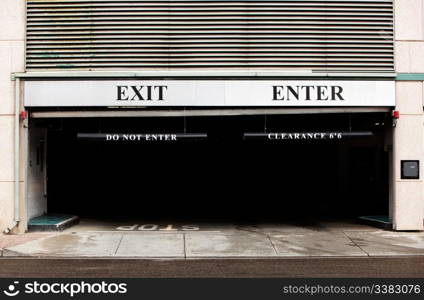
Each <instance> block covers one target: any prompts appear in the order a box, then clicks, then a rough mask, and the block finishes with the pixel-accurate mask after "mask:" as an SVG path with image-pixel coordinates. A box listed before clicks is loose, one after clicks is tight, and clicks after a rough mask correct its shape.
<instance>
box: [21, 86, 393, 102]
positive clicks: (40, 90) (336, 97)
mask: <svg viewBox="0 0 424 300" xmlns="http://www.w3.org/2000/svg"><path fill="white" fill-rule="evenodd" d="M24 103H25V106H27V107H52V106H56V107H78V106H85V107H89V106H93V107H94V106H96V107H99V106H105V107H107V106H118V107H119V106H156V107H157V106H223V107H225V106H235V107H237V106H251V107H253V106H263V107H267V106H274V107H285V106H327V107H328V106H334V107H337V106H395V84H394V81H334V80H321V81H317V80H289V81H287V80H84V81H26V82H25V102H24Z"/></svg>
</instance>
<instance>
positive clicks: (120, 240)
mask: <svg viewBox="0 0 424 300" xmlns="http://www.w3.org/2000/svg"><path fill="white" fill-rule="evenodd" d="M123 238H124V234H123V233H122V234H121V238H120V239H119V243H118V246H117V247H116V250H115V253H114V255H116V254H117V253H118V250H119V247H120V246H121V243H122V239H123Z"/></svg>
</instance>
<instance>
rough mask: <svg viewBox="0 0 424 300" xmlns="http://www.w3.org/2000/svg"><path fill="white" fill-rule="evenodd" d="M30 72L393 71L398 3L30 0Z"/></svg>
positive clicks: (373, 0)
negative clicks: (121, 70) (39, 70)
mask: <svg viewBox="0 0 424 300" xmlns="http://www.w3.org/2000/svg"><path fill="white" fill-rule="evenodd" d="M26 62H27V69H29V70H33V69H63V68H69V69H91V70H101V69H134V68H137V69H166V70H169V69H187V68H192V69H279V70H299V69H304V70H313V71H318V72H321V71H322V72H328V71H343V72H346V71H347V72H354V71H361V72H384V71H393V69H394V67H393V3H392V0H350V1H347V0H344V1H335V0H297V1H287V0H279V1H278V0H275V1H267V0H265V1H210V0H200V1H195V0H188V1H165V0H158V1H141V0H27V60H26Z"/></svg>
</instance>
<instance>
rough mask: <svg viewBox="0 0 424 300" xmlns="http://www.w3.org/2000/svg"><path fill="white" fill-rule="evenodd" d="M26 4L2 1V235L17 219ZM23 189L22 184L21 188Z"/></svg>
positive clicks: (0, 86) (0, 144)
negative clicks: (15, 77)
mask: <svg viewBox="0 0 424 300" xmlns="http://www.w3.org/2000/svg"><path fill="white" fill-rule="evenodd" d="M24 17H25V1H24V0H1V1H0V232H3V230H4V229H5V228H7V227H9V226H11V225H12V223H13V215H14V202H13V198H14V168H13V165H14V164H13V161H14V157H13V153H14V95H15V93H14V91H15V83H14V82H13V81H11V79H10V75H11V73H12V72H22V71H24V47H25V34H24V33H25V18H24ZM21 186H23V184H21Z"/></svg>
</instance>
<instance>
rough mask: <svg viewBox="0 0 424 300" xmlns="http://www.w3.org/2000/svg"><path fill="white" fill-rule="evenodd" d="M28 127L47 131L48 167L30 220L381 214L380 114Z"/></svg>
mask: <svg viewBox="0 0 424 300" xmlns="http://www.w3.org/2000/svg"><path fill="white" fill-rule="evenodd" d="M30 126H31V129H30V135H31V130H32V131H35V130H36V129H37V128H38V129H40V128H41V129H44V130H46V132H47V133H46V134H45V135H42V137H41V138H40V136H36V135H33V137H32V138H31V139H30V143H31V145H30V148H31V149H32V150H31V151H30V156H31V157H30V164H29V165H30V169H31V168H38V169H40V168H41V167H42V166H41V165H43V164H44V165H45V170H43V172H44V173H45V176H44V182H43V186H44V187H43V189H44V196H45V197H46V198H47V201H46V203H45V205H44V204H34V205H32V206H31V205H30V204H29V209H32V210H33V211H34V212H32V213H31V212H30V213H29V215H30V216H31V217H36V216H37V214H38V215H39V214H41V213H56V214H68V215H76V216H79V217H81V218H98V219H123V220H125V219H128V220H129V219H137V220H140V222H146V223H151V222H156V223H160V222H165V221H174V222H180V223H181V222H182V223H184V222H185V223H195V222H215V221H216V222H268V221H269V222H279V221H284V220H293V219H295V220H296V219H309V218H311V219H312V218H330V219H331V218H334V219H340V218H356V217H358V216H363V215H387V214H388V153H387V147H386V146H385V145H386V141H385V132H386V131H387V130H388V129H387V126H388V123H387V116H386V115H385V114H383V113H363V114H359V113H358V114H308V115H255V116H210V117H206V116H197V117H196V116H193V117H144V118H63V119H36V120H35V119H34V120H32V121H31V124H30ZM40 141H42V142H43V145H46V151H45V152H43V149H42V147H41V148H40ZM43 153H44V154H43ZM40 164H41V165H40ZM31 173H32V174H36V172H29V174H31ZM29 182H31V180H30V181H29ZM33 186H36V185H34V184H33ZM29 193H30V194H31V188H30V191H29ZM37 199H38V198H37V197H31V195H29V202H31V201H40V200H37ZM40 206H41V208H40ZM31 207H32V208H31Z"/></svg>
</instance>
